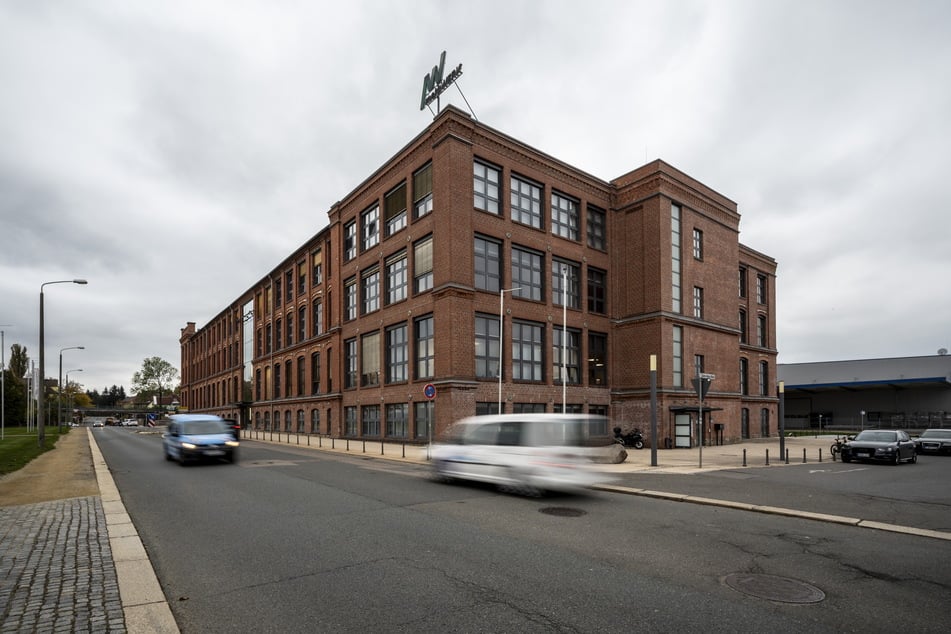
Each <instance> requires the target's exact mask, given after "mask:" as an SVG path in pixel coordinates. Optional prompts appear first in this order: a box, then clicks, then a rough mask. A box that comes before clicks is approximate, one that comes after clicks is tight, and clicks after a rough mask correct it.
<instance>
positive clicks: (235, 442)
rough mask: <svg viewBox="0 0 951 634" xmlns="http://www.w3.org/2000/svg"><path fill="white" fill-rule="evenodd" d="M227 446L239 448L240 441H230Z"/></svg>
mask: <svg viewBox="0 0 951 634" xmlns="http://www.w3.org/2000/svg"><path fill="white" fill-rule="evenodd" d="M225 444H226V445H228V446H229V447H237V446H238V441H237V440H229V441H227V442H226V443H225Z"/></svg>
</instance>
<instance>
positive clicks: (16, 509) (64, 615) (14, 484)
mask: <svg viewBox="0 0 951 634" xmlns="http://www.w3.org/2000/svg"><path fill="white" fill-rule="evenodd" d="M0 496H2V499H0V633H2V634H8V633H13V632H18V633H19V632H24V633H25V632H89V633H93V632H95V633H96V634H98V633H100V632H110V633H112V632H118V633H124V632H133V633H135V634H140V633H153V632H154V633H162V634H164V633H169V634H172V633H177V632H178V627H177V625H176V624H175V619H174V618H173V617H172V613H171V610H170V609H169V606H168V604H167V603H166V601H165V595H164V594H163V593H162V589H161V586H160V585H159V583H158V579H157V578H156V577H155V573H154V571H153V570H152V564H151V562H150V561H149V559H148V555H147V554H146V552H145V549H144V547H143V546H142V542H141V541H140V540H139V537H138V534H137V533H136V530H135V526H134V525H133V524H132V521H131V519H130V518H129V515H128V514H127V513H126V510H125V506H124V505H123V503H122V500H121V498H120V496H119V491H118V489H117V488H116V486H115V482H114V481H113V479H112V475H111V474H110V473H109V469H108V466H107V465H106V463H105V460H104V459H103V457H102V454H101V453H100V452H99V446H98V445H97V444H96V440H95V437H94V436H93V434H92V430H91V429H85V430H81V429H76V430H73V431H71V432H70V433H69V434H66V435H65V436H63V437H61V438H60V440H59V441H58V442H57V444H56V447H55V448H54V449H53V450H52V451H49V452H46V453H45V454H43V455H41V456H40V457H38V458H37V459H36V460H34V461H32V462H30V463H29V464H28V465H27V466H26V467H24V468H23V469H21V470H20V471H19V472H15V473H14V474H10V475H9V476H5V477H4V478H3V479H2V480H0Z"/></svg>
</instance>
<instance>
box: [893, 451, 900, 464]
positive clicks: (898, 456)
mask: <svg viewBox="0 0 951 634" xmlns="http://www.w3.org/2000/svg"><path fill="white" fill-rule="evenodd" d="M893 464H894V465H895V466H896V467H897V466H898V465H900V464H901V452H900V451H896V452H895V462H894V463H893Z"/></svg>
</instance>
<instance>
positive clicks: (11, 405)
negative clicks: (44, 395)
mask: <svg viewBox="0 0 951 634" xmlns="http://www.w3.org/2000/svg"><path fill="white" fill-rule="evenodd" d="M29 369H30V357H28V356H27V354H26V347H24V346H21V345H20V344H18V343H15V344H13V345H12V346H10V362H9V363H8V364H7V367H6V369H5V370H4V371H3V386H4V414H3V415H4V420H5V421H6V423H7V424H10V423H12V424H15V425H19V424H21V423H23V422H25V421H26V400H27V399H26V396H27V394H26V381H24V380H23V379H24V377H26V373H27V372H28V371H29Z"/></svg>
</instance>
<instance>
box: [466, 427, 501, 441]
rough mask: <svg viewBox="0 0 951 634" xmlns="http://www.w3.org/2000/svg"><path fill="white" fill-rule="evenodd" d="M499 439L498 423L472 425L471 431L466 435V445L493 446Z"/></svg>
mask: <svg viewBox="0 0 951 634" xmlns="http://www.w3.org/2000/svg"><path fill="white" fill-rule="evenodd" d="M498 438H499V423H487V424H485V425H473V429H470V430H469V433H468V434H466V440H465V444H467V445H494V444H496V441H497V440H498Z"/></svg>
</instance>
